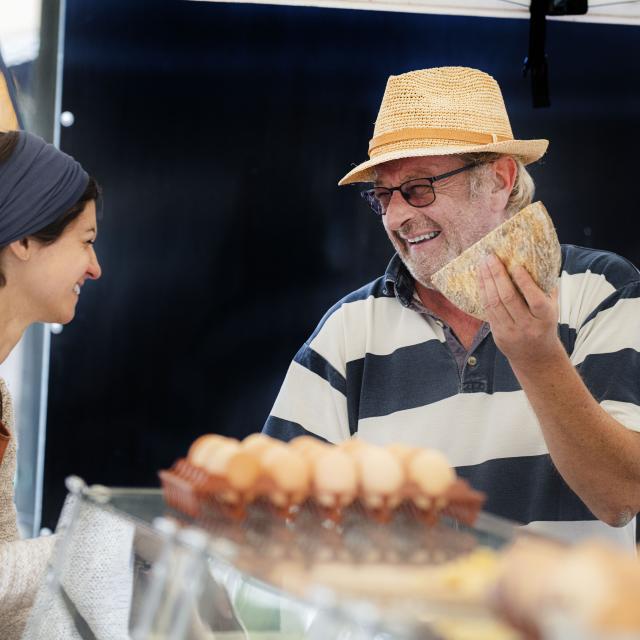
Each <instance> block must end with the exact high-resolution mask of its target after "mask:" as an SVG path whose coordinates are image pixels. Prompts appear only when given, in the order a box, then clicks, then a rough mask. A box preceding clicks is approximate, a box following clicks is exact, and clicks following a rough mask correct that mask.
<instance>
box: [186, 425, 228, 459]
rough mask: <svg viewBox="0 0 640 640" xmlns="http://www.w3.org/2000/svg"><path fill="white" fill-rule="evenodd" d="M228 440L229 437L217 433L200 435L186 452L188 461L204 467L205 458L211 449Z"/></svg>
mask: <svg viewBox="0 0 640 640" xmlns="http://www.w3.org/2000/svg"><path fill="white" fill-rule="evenodd" d="M228 441H230V438H226V437H225V436H221V435H218V434H217V433H210V434H207V435H204V436H200V437H199V438H198V439H197V440H196V441H195V442H194V443H193V444H192V445H191V447H190V448H189V453H188V454H187V457H188V459H189V462H191V464H193V465H195V466H196V467H204V466H205V462H206V460H207V458H208V457H209V456H210V455H211V454H212V453H213V451H214V450H215V449H216V448H217V447H219V446H220V445H222V444H224V443H225V442H228Z"/></svg>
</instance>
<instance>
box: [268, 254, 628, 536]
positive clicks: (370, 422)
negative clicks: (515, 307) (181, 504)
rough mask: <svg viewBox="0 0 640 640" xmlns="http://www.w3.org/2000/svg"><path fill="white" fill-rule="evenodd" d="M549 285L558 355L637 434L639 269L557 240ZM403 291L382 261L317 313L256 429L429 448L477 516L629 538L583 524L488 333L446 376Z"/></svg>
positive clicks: (440, 335)
mask: <svg viewBox="0 0 640 640" xmlns="http://www.w3.org/2000/svg"><path fill="white" fill-rule="evenodd" d="M559 288H560V296H559V306H560V317H559V326H558V332H559V335H560V338H561V340H562V342H563V344H564V346H565V348H566V350H567V353H568V354H569V357H570V359H571V362H572V363H573V364H574V366H576V368H577V370H578V371H579V372H580V374H581V376H582V377H583V379H584V381H585V383H586V385H587V387H588V388H589V389H590V391H591V393H592V394H593V395H594V397H595V398H596V400H597V401H598V402H599V403H600V404H601V406H602V407H603V408H604V409H605V410H606V411H607V412H608V413H609V414H610V415H612V416H613V417H614V418H615V419H616V420H618V421H619V422H621V423H622V424H623V425H624V426H626V427H627V428H629V429H632V430H634V431H640V274H639V272H638V271H637V269H636V268H635V267H634V266H633V265H631V264H630V263H629V262H627V261H626V260H624V259H623V258H621V257H619V256H616V255H614V254H612V253H608V252H604V251H594V250H591V249H584V248H581V247H576V246H572V245H563V247H562V270H561V274H560V279H559ZM412 294H413V281H412V280H411V278H410V276H409V274H408V272H407V271H406V269H405V268H404V266H403V265H402V263H401V261H400V260H399V259H398V257H397V256H396V257H395V258H394V259H393V260H392V262H391V264H390V265H389V268H388V269H387V272H386V273H385V275H384V276H382V277H381V278H378V279H377V280H375V281H373V282H372V283H370V284H368V285H366V286H365V287H363V288H361V289H359V290H358V291H355V292H353V293H351V294H350V295H348V296H346V297H345V298H343V299H342V300H341V301H340V302H338V303H337V304H336V305H335V306H334V307H333V308H332V309H330V310H329V312H328V313H327V314H326V315H325V317H324V318H323V319H322V321H321V322H320V324H319V325H318V328H317V329H316V330H315V331H314V333H313V334H312V335H311V337H310V338H309V340H308V341H307V342H306V343H305V344H304V345H303V346H302V348H301V349H300V351H299V352H298V354H297V355H296V357H295V359H294V361H293V362H292V364H291V366H290V368H289V371H288V373H287V376H286V378H285V381H284V383H283V386H282V389H281V390H280V393H279V395H278V397H277V399H276V402H275V405H274V407H273V410H272V412H271V415H270V416H269V418H268V420H267V422H266V424H265V427H264V431H265V432H266V433H268V434H270V435H272V436H275V437H279V438H282V439H285V440H288V439H290V438H292V437H294V436H296V435H301V434H307V433H310V434H313V435H317V436H319V437H321V438H324V439H325V440H328V441H329V442H339V441H342V440H345V439H347V438H349V437H351V436H352V435H354V434H356V433H357V434H358V436H359V437H361V438H363V439H365V440H368V441H370V442H374V443H377V444H385V443H390V442H405V443H408V444H412V445H416V446H423V447H434V448H436V449H439V450H441V451H443V452H444V453H446V455H447V456H448V457H449V459H450V460H451V462H452V464H453V465H454V466H455V467H456V468H457V470H458V473H459V474H460V475H462V476H463V477H465V478H467V479H468V480H469V481H470V483H471V484H472V485H473V486H474V487H476V488H478V489H481V490H483V491H485V492H486V493H487V495H488V502H487V510H488V511H491V512H493V513H496V514H498V515H502V516H504V517H507V518H511V519H514V520H517V521H519V522H522V523H532V526H538V527H539V528H545V530H547V531H549V527H551V530H552V531H554V532H556V533H558V534H559V535H562V532H563V525H566V527H564V530H565V531H567V532H568V531H570V532H571V536H572V537H573V538H574V539H575V536H576V535H577V534H576V531H579V530H580V529H579V527H577V524H578V523H579V522H583V523H585V527H584V530H585V531H588V532H589V533H591V534H592V533H593V531H594V527H595V529H596V530H600V531H601V533H603V534H604V535H607V536H608V537H613V538H616V539H617V540H619V541H620V542H623V543H625V544H627V545H633V544H634V542H635V523H631V524H630V525H628V526H627V527H625V528H624V529H612V528H610V527H608V526H607V525H605V524H603V523H599V522H595V517H594V516H593V515H592V514H591V513H590V511H589V509H588V508H587V507H586V506H585V505H584V503H583V502H582V501H581V500H580V499H579V498H578V496H576V494H575V493H573V491H572V490H571V489H570V488H569V487H568V486H567V485H566V483H565V482H564V480H563V479H562V477H561V476H560V474H559V473H558V472H557V470H556V469H555V467H554V465H553V462H552V461H551V458H550V456H549V451H548V448H547V445H546V443H545V441H544V438H543V436H542V432H541V429H540V425H539V423H538V420H537V418H536V416H535V414H534V412H533V410H532V409H531V406H530V405H529V402H528V400H527V398H526V396H525V394H524V392H523V391H522V389H521V387H520V385H519V383H518V381H517V379H516V377H515V375H514V374H513V371H512V370H511V367H510V365H509V363H508V361H507V359H506V358H505V357H504V356H503V355H502V353H501V352H500V351H499V350H498V349H497V347H496V345H495V343H494V341H493V337H492V335H491V334H490V333H489V335H488V336H487V337H486V338H485V339H484V340H483V341H482V342H480V344H479V345H477V346H476V347H475V349H474V350H473V355H474V356H475V358H476V364H475V365H474V366H472V365H470V364H468V363H467V364H465V366H464V367H463V369H462V371H459V369H458V366H457V363H456V360H455V357H454V355H453V353H452V351H451V349H450V348H449V346H448V345H447V342H446V338H445V334H444V331H443V328H442V326H440V325H439V324H438V323H437V322H436V320H435V319H434V318H431V317H429V316H427V315H424V314H420V313H418V312H417V311H416V310H415V308H414V307H413V305H412V304H411V298H412ZM469 355H470V354H469ZM586 523H589V525H588V526H586Z"/></svg>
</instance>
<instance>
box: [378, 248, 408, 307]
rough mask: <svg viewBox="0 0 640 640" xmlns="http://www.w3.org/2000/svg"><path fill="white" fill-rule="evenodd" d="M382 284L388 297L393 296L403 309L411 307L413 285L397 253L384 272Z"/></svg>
mask: <svg viewBox="0 0 640 640" xmlns="http://www.w3.org/2000/svg"><path fill="white" fill-rule="evenodd" d="M384 282H385V285H386V290H387V294H388V295H395V297H396V298H398V300H400V303H401V304H402V306H404V307H410V306H411V304H412V300H413V291H414V289H415V283H414V280H413V277H412V276H411V274H410V273H409V271H408V269H407V267H406V266H405V264H404V262H402V259H401V258H400V256H399V255H398V254H397V253H396V254H394V256H393V258H391V262H389V266H388V267H387V270H386V271H385V272H384Z"/></svg>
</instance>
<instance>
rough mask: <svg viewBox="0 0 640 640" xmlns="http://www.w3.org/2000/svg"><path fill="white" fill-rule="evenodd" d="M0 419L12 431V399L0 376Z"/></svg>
mask: <svg viewBox="0 0 640 640" xmlns="http://www.w3.org/2000/svg"><path fill="white" fill-rule="evenodd" d="M0 421H2V422H3V424H4V425H5V427H7V429H9V431H11V432H13V401H12V399H11V393H10V391H9V387H8V386H7V383H6V382H5V381H4V379H3V378H2V377H0Z"/></svg>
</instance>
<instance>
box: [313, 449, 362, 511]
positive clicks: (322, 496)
mask: <svg viewBox="0 0 640 640" xmlns="http://www.w3.org/2000/svg"><path fill="white" fill-rule="evenodd" d="M313 485H314V488H315V491H316V493H317V496H318V499H319V501H320V503H321V504H323V505H324V506H333V505H334V504H335V498H333V495H335V494H339V495H340V496H344V497H347V496H349V497H353V496H355V494H356V491H357V489H358V472H357V468H356V463H355V461H354V460H353V459H352V458H351V457H350V456H348V455H347V454H346V453H345V452H344V451H343V450H342V449H341V448H339V447H331V448H329V449H327V451H324V452H323V453H322V455H320V457H319V458H318V459H317V460H315V461H314V464H313Z"/></svg>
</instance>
